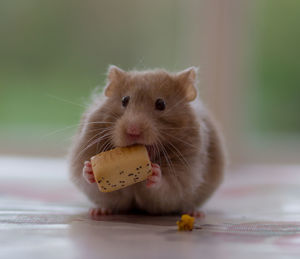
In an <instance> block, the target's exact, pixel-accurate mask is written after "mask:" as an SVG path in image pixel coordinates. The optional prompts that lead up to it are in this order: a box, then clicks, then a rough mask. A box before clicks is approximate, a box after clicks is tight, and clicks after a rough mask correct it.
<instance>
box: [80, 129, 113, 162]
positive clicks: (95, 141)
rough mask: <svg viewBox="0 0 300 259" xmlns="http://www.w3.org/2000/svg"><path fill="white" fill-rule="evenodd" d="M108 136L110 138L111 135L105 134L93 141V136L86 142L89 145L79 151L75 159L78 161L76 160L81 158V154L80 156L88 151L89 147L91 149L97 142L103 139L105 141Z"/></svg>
mask: <svg viewBox="0 0 300 259" xmlns="http://www.w3.org/2000/svg"><path fill="white" fill-rule="evenodd" d="M110 136H111V133H107V134H105V135H103V136H101V137H100V138H96V139H94V140H93V138H95V135H94V136H93V137H92V138H91V139H90V140H89V141H88V142H90V143H89V144H88V145H87V146H86V147H85V148H84V149H83V150H81V151H80V152H79V154H78V155H77V157H76V159H78V158H79V157H80V156H81V154H82V153H83V152H85V151H86V150H88V149H89V148H90V147H92V146H93V145H95V144H96V143H97V142H98V141H101V140H103V139H105V138H109V137H110Z"/></svg>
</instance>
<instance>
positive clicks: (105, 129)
mask: <svg viewBox="0 0 300 259" xmlns="http://www.w3.org/2000/svg"><path fill="white" fill-rule="evenodd" d="M113 128H114V126H111V127H105V128H97V129H89V132H94V131H100V132H106V131H110V130H112V129H113Z"/></svg>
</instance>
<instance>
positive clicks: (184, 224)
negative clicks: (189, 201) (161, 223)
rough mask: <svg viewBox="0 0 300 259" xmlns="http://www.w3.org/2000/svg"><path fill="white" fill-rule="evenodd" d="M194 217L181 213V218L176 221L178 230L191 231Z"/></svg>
mask: <svg viewBox="0 0 300 259" xmlns="http://www.w3.org/2000/svg"><path fill="white" fill-rule="evenodd" d="M194 221H195V218H194V217H191V216H190V215H188V214H183V215H182V216H181V220H180V221H177V222H176V224H177V226H178V231H188V230H189V231H192V230H193V227H194Z"/></svg>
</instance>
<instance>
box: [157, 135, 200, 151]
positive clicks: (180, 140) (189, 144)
mask: <svg viewBox="0 0 300 259" xmlns="http://www.w3.org/2000/svg"><path fill="white" fill-rule="evenodd" d="M161 133H162V134H165V135H167V136H169V137H171V138H174V139H176V140H178V141H179V142H182V143H183V144H186V145H188V146H190V147H193V148H195V149H197V150H198V149H199V148H200V147H196V146H194V145H192V144H191V143H188V142H186V141H183V140H182V139H180V138H177V137H175V136H173V135H170V134H168V133H166V132H163V131H161Z"/></svg>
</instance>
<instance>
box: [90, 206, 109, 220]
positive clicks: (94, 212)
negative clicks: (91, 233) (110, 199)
mask: <svg viewBox="0 0 300 259" xmlns="http://www.w3.org/2000/svg"><path fill="white" fill-rule="evenodd" d="M112 214H113V213H112V210H111V209H106V208H91V209H90V210H89V215H90V217H91V218H95V217H97V216H105V215H107V216H108V215H112Z"/></svg>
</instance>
